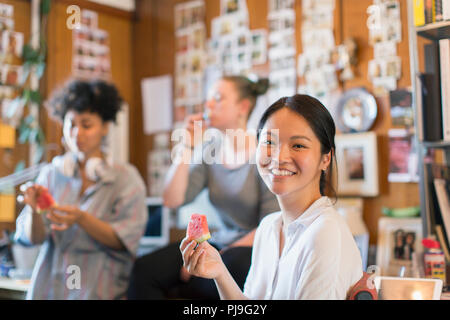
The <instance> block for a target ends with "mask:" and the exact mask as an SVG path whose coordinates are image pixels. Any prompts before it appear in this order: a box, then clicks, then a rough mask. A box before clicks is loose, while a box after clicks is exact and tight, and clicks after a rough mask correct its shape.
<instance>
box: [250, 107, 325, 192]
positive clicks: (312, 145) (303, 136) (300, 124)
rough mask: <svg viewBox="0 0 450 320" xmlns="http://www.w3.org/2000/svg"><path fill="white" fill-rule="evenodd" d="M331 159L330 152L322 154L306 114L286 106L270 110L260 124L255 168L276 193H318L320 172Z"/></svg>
mask: <svg viewBox="0 0 450 320" xmlns="http://www.w3.org/2000/svg"><path fill="white" fill-rule="evenodd" d="M330 159H331V153H328V154H325V155H322V153H321V144H320V141H319V139H318V138H317V137H316V135H315V134H314V131H313V130H312V129H311V127H310V126H309V124H308V122H307V121H306V120H305V118H303V117H302V116H301V115H299V114H298V113H296V112H294V111H292V110H290V109H289V108H286V107H284V108H281V109H280V110H278V111H276V112H275V113H273V114H272V115H271V116H270V117H269V118H268V119H267V121H266V123H265V124H264V127H263V128H262V131H261V133H260V137H259V142H258V148H257V155H256V160H257V166H258V171H259V173H260V175H261V177H262V178H263V180H264V182H265V183H266V185H267V187H268V188H269V189H270V190H271V191H272V192H273V193H274V194H276V195H277V196H279V197H285V196H299V197H320V189H319V181H320V175H321V172H322V170H325V169H327V168H328V165H329V164H330Z"/></svg>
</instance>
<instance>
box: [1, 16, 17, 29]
mask: <svg viewBox="0 0 450 320" xmlns="http://www.w3.org/2000/svg"><path fill="white" fill-rule="evenodd" d="M7 30H14V20H13V19H11V18H3V17H0V32H2V31H7Z"/></svg>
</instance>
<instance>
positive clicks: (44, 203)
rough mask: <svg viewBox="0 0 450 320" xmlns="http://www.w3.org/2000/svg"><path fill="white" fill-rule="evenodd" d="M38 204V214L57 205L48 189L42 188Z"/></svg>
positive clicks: (37, 200)
mask: <svg viewBox="0 0 450 320" xmlns="http://www.w3.org/2000/svg"><path fill="white" fill-rule="evenodd" d="M36 204H37V205H36V208H37V212H38V213H42V212H44V211H46V210H48V209H50V208H51V207H53V206H54V205H55V204H56V203H55V200H54V199H53V197H52V195H51V194H50V192H49V191H48V189H47V188H45V187H42V186H41V188H40V189H39V193H38V196H37V199H36Z"/></svg>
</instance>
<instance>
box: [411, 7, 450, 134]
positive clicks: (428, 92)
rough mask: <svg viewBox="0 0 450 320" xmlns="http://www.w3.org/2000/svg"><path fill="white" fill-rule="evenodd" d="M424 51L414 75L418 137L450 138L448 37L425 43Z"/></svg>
mask: <svg viewBox="0 0 450 320" xmlns="http://www.w3.org/2000/svg"><path fill="white" fill-rule="evenodd" d="M448 3H449V4H450V1H448ZM424 53H425V55H426V57H427V59H426V63H425V72H424V73H421V74H419V75H418V78H417V88H418V92H420V94H419V95H417V112H418V117H419V123H418V124H419V130H418V131H419V132H418V134H419V139H420V141H441V140H444V141H450V39H441V40H439V41H436V42H432V43H429V44H426V45H425V46H424Z"/></svg>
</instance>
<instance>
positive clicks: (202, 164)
mask: <svg viewBox="0 0 450 320" xmlns="http://www.w3.org/2000/svg"><path fill="white" fill-rule="evenodd" d="M267 89H268V81H267V80H266V79H264V80H259V81H257V82H253V81H250V80H249V79H247V78H245V77H242V76H227V77H223V78H222V79H221V80H219V81H218V82H217V83H216V84H215V86H214V91H213V95H212V97H211V98H210V99H208V101H207V103H206V106H205V107H206V111H205V113H203V114H194V115H191V116H190V117H188V118H187V119H186V122H185V127H184V133H186V134H185V137H184V138H185V139H184V140H183V141H182V142H181V143H179V144H178V145H177V147H176V148H175V150H176V152H175V154H176V155H177V157H176V159H174V161H173V164H172V166H171V168H170V170H169V173H168V175H167V179H166V185H165V190H164V195H163V198H164V204H165V206H167V207H169V208H178V207H180V206H182V205H185V204H187V203H190V202H192V201H193V200H194V199H195V198H196V197H197V195H198V194H199V193H200V192H201V191H202V190H204V189H207V190H208V192H209V200H210V202H211V204H212V206H213V207H214V208H215V209H216V212H217V214H218V216H219V217H220V219H221V221H222V222H223V223H222V225H223V227H222V229H221V230H218V231H217V232H215V233H213V234H212V239H211V240H210V241H211V243H212V244H213V245H214V246H215V247H216V248H218V249H219V250H220V252H221V254H222V259H223V260H224V263H225V264H226V265H227V267H228V269H229V270H230V272H231V273H232V274H233V276H234V278H235V279H236V281H237V283H238V285H240V286H243V285H244V282H245V279H246V276H247V273H248V270H249V267H250V260H251V252H252V244H253V237H254V232H255V230H256V227H257V226H258V224H259V222H260V221H261V220H262V218H263V217H264V216H266V215H267V214H269V213H272V212H275V211H278V210H279V206H278V203H277V201H276V198H275V196H274V195H273V194H272V193H271V192H270V191H269V190H268V189H267V187H266V185H265V184H264V182H263V181H262V179H261V178H260V176H259V175H258V172H257V168H256V165H255V151H256V132H251V130H248V129H247V121H248V118H249V116H250V114H251V112H252V111H253V109H254V107H255V104H256V99H257V97H258V96H259V95H261V94H264V93H265V92H266V91H267ZM212 128H213V129H216V130H215V132H213V131H212V130H211V129H212ZM205 129H206V130H205ZM196 130H198V131H196ZM199 132H200V134H199ZM128 298H130V299H164V298H187V299H189V298H191V299H195V298H199V299H219V295H218V292H217V289H216V287H215V285H214V282H213V281H212V280H207V279H203V278H198V277H191V276H190V275H189V273H188V272H187V271H186V270H185V269H184V268H183V261H182V257H181V255H180V252H179V243H178V242H177V243H173V244H170V245H169V246H167V247H165V248H162V249H160V250H158V251H155V252H153V253H150V254H148V255H146V256H143V257H140V258H138V259H137V261H136V263H135V265H134V270H133V273H132V278H131V283H130V287H129V290H128Z"/></svg>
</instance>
